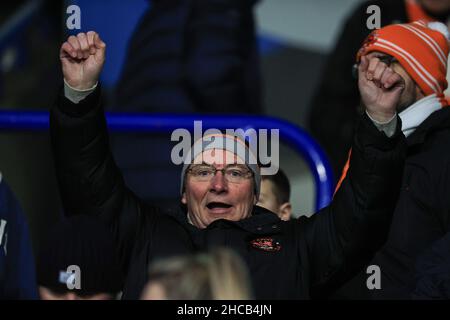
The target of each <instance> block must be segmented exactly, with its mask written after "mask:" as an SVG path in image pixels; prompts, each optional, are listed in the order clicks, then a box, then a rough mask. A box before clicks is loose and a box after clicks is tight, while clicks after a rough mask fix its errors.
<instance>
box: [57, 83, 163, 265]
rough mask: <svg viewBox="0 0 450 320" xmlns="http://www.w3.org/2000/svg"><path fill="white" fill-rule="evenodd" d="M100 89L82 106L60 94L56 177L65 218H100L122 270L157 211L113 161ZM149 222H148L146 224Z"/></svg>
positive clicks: (82, 102) (85, 100)
mask: <svg viewBox="0 0 450 320" xmlns="http://www.w3.org/2000/svg"><path fill="white" fill-rule="evenodd" d="M100 91H101V89H100V86H98V87H97V88H96V89H95V91H94V92H93V93H91V94H89V95H88V96H87V97H86V98H85V99H84V100H82V101H80V102H79V103H78V104H74V103H72V102H71V101H70V100H68V99H67V98H65V97H64V95H63V94H62V92H61V94H60V95H59V96H58V98H57V102H56V104H55V105H54V107H53V108H52V110H51V112H50V133H51V142H52V149H53V155H54V161H55V169H56V175H57V178H58V183H59V190H60V194H61V199H62V202H63V206H64V211H65V214H67V215H73V214H89V215H98V216H99V218H100V219H101V220H102V221H103V222H104V223H106V224H107V225H108V227H109V228H110V229H111V230H112V232H113V234H114V237H115V241H116V243H117V245H118V251H119V254H120V259H121V263H122V266H123V268H124V270H125V271H126V270H127V267H128V261H129V258H130V254H131V252H132V248H133V246H134V243H135V239H136V238H137V235H138V233H139V230H140V229H139V228H140V227H143V226H144V225H148V223H150V224H152V223H153V222H154V221H147V220H154V219H155V218H156V216H157V214H158V213H157V210H158V209H156V208H146V210H145V215H143V205H142V204H141V203H140V201H139V200H138V199H137V197H136V196H135V195H134V194H133V193H132V192H130V191H129V190H128V189H127V188H126V186H125V184H124V180H123V178H122V175H121V173H120V171H119V169H118V168H117V167H116V164H115V163H114V160H113V157H112V154H111V151H110V146H109V140H108V132H107V127H106V120H105V116H104V112H103V108H102V105H101V98H100V96H101V93H100ZM144 222H145V223H144Z"/></svg>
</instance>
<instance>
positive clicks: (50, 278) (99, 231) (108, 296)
mask: <svg viewBox="0 0 450 320" xmlns="http://www.w3.org/2000/svg"><path fill="white" fill-rule="evenodd" d="M77 268H79V272H78V271H76V269H77ZM37 276H38V284H39V294H40V297H41V299H42V300H112V299H116V298H117V297H118V294H119V293H120V291H121V290H122V285H123V273H122V269H121V266H120V265H119V260H118V258H117V249H116V247H115V244H114V241H113V240H112V239H111V235H110V232H109V230H107V229H106V227H105V226H104V225H103V224H102V223H101V222H100V221H97V219H96V218H95V217H89V216H86V215H79V216H73V217H69V218H66V219H63V220H61V221H60V222H58V223H57V224H56V226H55V227H54V228H53V229H52V231H51V232H50V234H49V235H48V238H47V239H46V241H45V242H44V244H43V246H42V248H41V250H40V252H39V256H38V264H37ZM77 277H79V278H77ZM77 283H79V288H77V286H76V284H77Z"/></svg>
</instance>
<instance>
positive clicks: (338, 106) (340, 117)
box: [309, 0, 450, 179]
mask: <svg viewBox="0 0 450 320" xmlns="http://www.w3.org/2000/svg"><path fill="white" fill-rule="evenodd" d="M371 5H376V6H378V7H379V8H380V22H381V26H380V27H384V26H387V25H390V24H395V23H407V22H413V21H416V20H423V21H426V22H431V21H439V22H442V23H444V24H448V22H449V21H448V18H449V17H450V15H449V13H450V1H449V0H371V1H365V2H363V3H361V4H360V5H358V7H357V8H356V9H355V10H354V11H353V12H352V13H351V14H350V15H349V17H348V18H347V20H346V21H345V23H344V26H343V29H342V31H341V34H340V36H339V37H338V39H337V41H336V45H335V47H334V49H333V50H332V51H331V52H330V54H329V56H328V60H327V62H326V65H325V68H324V70H323V73H322V80H321V81H320V84H319V85H318V87H317V90H316V93H315V97H314V98H313V100H312V104H311V107H310V115H309V127H310V130H311V133H312V135H313V136H314V137H315V138H316V139H317V140H318V141H319V143H320V145H321V146H322V147H323V148H324V149H325V152H326V154H327V155H328V157H329V159H330V162H331V165H332V167H333V171H334V176H335V177H336V179H337V178H339V176H340V175H341V172H342V169H343V167H344V164H345V161H346V159H347V157H348V152H349V149H350V144H351V142H352V137H353V132H354V129H355V127H354V123H355V119H356V118H357V117H358V113H359V112H358V109H361V108H358V106H359V104H360V99H361V97H360V94H359V92H358V89H357V83H356V80H355V78H354V77H353V73H352V69H353V65H354V63H355V59H354V57H355V52H357V51H358V49H359V48H360V47H361V43H363V41H364V39H365V38H366V37H367V36H368V35H369V33H370V32H371V31H372V30H369V29H368V27H367V20H368V18H369V17H370V16H371V15H370V14H368V13H367V8H368V7H369V6H371Z"/></svg>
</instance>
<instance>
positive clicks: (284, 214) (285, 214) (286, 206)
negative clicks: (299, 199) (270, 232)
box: [278, 202, 292, 221]
mask: <svg viewBox="0 0 450 320" xmlns="http://www.w3.org/2000/svg"><path fill="white" fill-rule="evenodd" d="M291 214H292V205H291V203H290V202H285V203H283V204H282V205H281V206H280V208H279V210H278V216H279V217H280V219H281V220H284V221H289V220H290V219H291Z"/></svg>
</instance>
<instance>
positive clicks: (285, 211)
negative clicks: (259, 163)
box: [257, 179, 291, 221]
mask: <svg viewBox="0 0 450 320" xmlns="http://www.w3.org/2000/svg"><path fill="white" fill-rule="evenodd" d="M274 190H275V185H274V183H273V182H272V181H270V180H269V179H262V181H261V192H260V195H259V200H258V203H257V205H258V206H260V207H263V208H266V209H267V210H270V211H272V212H274V213H276V214H277V215H278V217H279V218H280V219H281V220H285V221H288V220H289V219H290V216H291V204H290V203H289V202H286V203H280V202H279V201H278V199H277V196H276V194H275V192H274Z"/></svg>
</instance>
